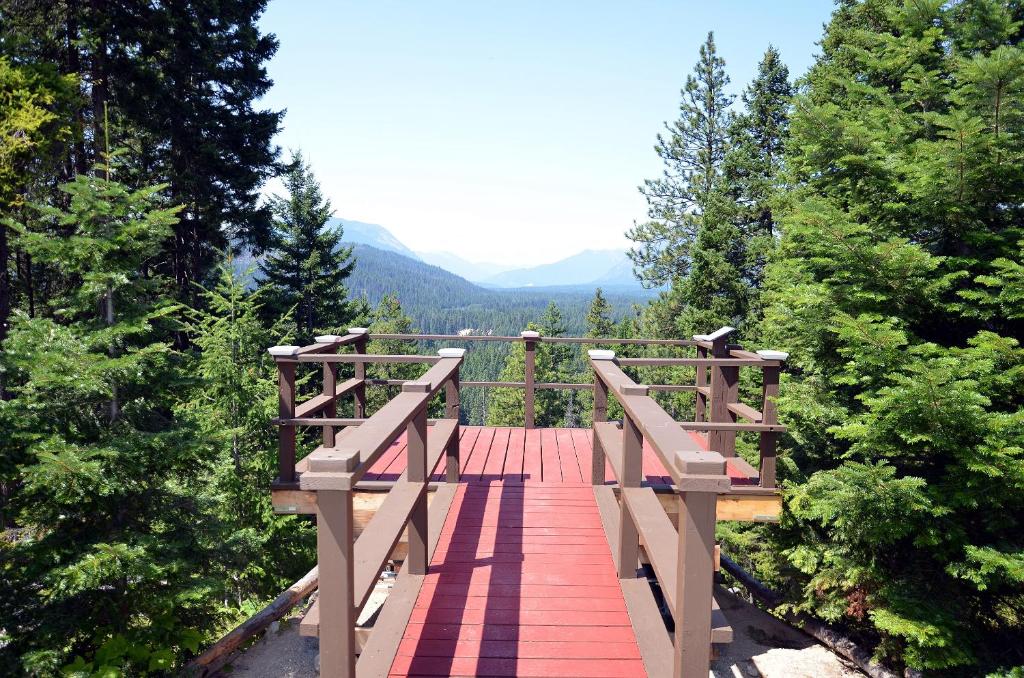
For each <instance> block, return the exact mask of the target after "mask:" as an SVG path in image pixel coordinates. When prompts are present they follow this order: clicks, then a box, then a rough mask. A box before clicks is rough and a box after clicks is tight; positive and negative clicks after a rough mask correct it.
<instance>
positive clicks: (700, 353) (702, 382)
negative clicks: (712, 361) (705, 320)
mask: <svg viewBox="0 0 1024 678" xmlns="http://www.w3.org/2000/svg"><path fill="white" fill-rule="evenodd" d="M694 339H696V337H694ZM697 357H698V358H707V357H708V350H707V349H706V348H704V347H703V346H698V347H697ZM707 385H708V368H707V367H706V366H704V365H697V377H696V380H695V386H696V387H697V391H696V394H697V398H696V400H695V403H694V413H693V420H694V421H704V413H705V412H706V411H707V406H708V400H707V396H706V395H705V394H704V393H703V391H701V389H702V388H705V387H707Z"/></svg>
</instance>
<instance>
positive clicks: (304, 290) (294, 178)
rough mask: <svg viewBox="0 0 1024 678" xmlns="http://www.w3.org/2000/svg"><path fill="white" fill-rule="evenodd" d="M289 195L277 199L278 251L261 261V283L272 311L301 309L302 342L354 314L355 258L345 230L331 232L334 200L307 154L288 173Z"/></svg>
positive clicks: (274, 204) (298, 319) (297, 157)
mask: <svg viewBox="0 0 1024 678" xmlns="http://www.w3.org/2000/svg"><path fill="white" fill-rule="evenodd" d="M285 187H286V188H287V190H288V195H287V197H280V196H275V197H274V198H272V199H271V203H270V204H271V208H272V209H273V212H274V216H275V218H276V220H275V228H276V235H275V242H274V249H273V250H272V251H271V252H270V253H269V254H268V255H267V258H266V260H265V261H263V262H262V263H261V264H260V276H261V279H260V286H261V287H264V288H266V294H267V300H268V303H267V307H268V310H269V311H270V312H271V313H272V314H275V315H278V316H279V315H281V314H282V313H285V312H287V311H288V309H290V308H294V309H295V324H296V326H297V328H298V336H299V340H300V341H301V342H309V341H312V337H313V336H314V335H315V334H316V333H317V332H319V331H327V330H332V329H333V330H339V329H340V328H342V326H343V325H344V324H345V323H346V322H348V320H350V319H351V318H352V316H353V308H352V307H351V306H350V304H349V303H348V301H347V297H348V290H347V289H346V287H345V278H347V277H348V276H349V274H350V273H351V272H352V268H353V267H354V266H355V261H354V260H353V259H352V258H351V257H352V247H351V246H344V245H342V244H341V238H342V234H343V230H342V229H341V228H340V227H339V228H338V229H336V230H325V229H324V226H325V225H326V224H327V221H328V220H329V219H330V218H331V213H332V212H331V203H330V201H329V200H327V199H326V198H324V197H323V195H322V194H321V192H320V185H319V184H318V183H317V181H316V178H315V177H314V176H313V173H312V171H311V170H310V169H309V165H307V164H306V163H305V161H304V160H303V158H302V155H301V154H298V153H296V154H295V155H293V156H292V166H291V168H290V169H289V170H288V173H287V174H286V175H285Z"/></svg>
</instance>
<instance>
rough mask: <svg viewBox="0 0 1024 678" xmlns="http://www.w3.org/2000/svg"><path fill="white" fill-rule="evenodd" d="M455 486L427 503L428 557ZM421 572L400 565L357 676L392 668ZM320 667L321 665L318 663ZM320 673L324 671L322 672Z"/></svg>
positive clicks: (374, 676) (373, 676) (381, 673)
mask: <svg viewBox="0 0 1024 678" xmlns="http://www.w3.org/2000/svg"><path fill="white" fill-rule="evenodd" d="M457 489H458V486H457V485H446V486H445V487H442V488H440V489H439V490H438V491H437V494H436V495H435V497H434V502H433V503H432V504H431V506H430V517H429V525H430V540H429V549H430V556H431V557H432V556H433V553H434V550H435V549H436V548H437V542H438V540H439V539H440V535H441V530H442V529H443V526H444V523H445V520H446V519H447V517H448V512H449V510H450V509H451V505H452V501H453V500H454V498H455V493H456V490H457ZM423 579H424V576H423V575H415V574H412V573H410V572H409V571H408V569H407V568H402V570H401V571H400V572H399V574H398V577H397V578H396V580H395V586H394V587H393V588H392V589H391V593H390V594H388V599H387V602H386V603H385V604H384V607H383V609H382V610H381V613H380V616H379V617H378V618H377V621H376V623H375V624H374V626H373V631H372V632H371V633H370V638H369V640H368V641H367V642H366V644H365V645H364V646H363V651H362V654H360V656H359V662H358V666H357V671H358V674H357V675H358V676H360V678H364V677H365V678H377V677H378V676H386V675H388V672H389V671H390V669H391V664H392V662H393V661H394V658H395V654H396V653H397V651H398V645H399V644H400V643H401V642H402V636H403V635H404V633H405V628H406V626H407V625H408V623H409V617H410V615H411V614H412V610H413V607H414V606H415V605H416V598H417V596H418V595H419V591H420V587H421V586H422V584H423ZM321 666H322V664H321ZM321 675H325V674H323V672H322V671H321Z"/></svg>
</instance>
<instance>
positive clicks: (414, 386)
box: [402, 381, 430, 393]
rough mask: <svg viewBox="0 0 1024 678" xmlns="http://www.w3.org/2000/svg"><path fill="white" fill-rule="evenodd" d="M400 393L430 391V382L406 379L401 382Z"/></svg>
mask: <svg viewBox="0 0 1024 678" xmlns="http://www.w3.org/2000/svg"><path fill="white" fill-rule="evenodd" d="M402 393H430V382H429V381H407V382H405V383H404V384H402Z"/></svg>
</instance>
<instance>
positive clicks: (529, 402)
mask: <svg viewBox="0 0 1024 678" xmlns="http://www.w3.org/2000/svg"><path fill="white" fill-rule="evenodd" d="M522 337H523V348H524V349H525V351H526V374H525V379H524V382H525V384H524V385H525V387H526V397H525V398H524V401H525V409H526V412H525V424H524V425H525V426H526V428H533V427H534V418H535V417H536V408H535V406H534V399H535V397H536V384H535V371H536V359H537V358H536V355H537V341H538V340H539V339H540V333H539V332H534V331H532V330H527V331H525V332H523V333H522Z"/></svg>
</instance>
